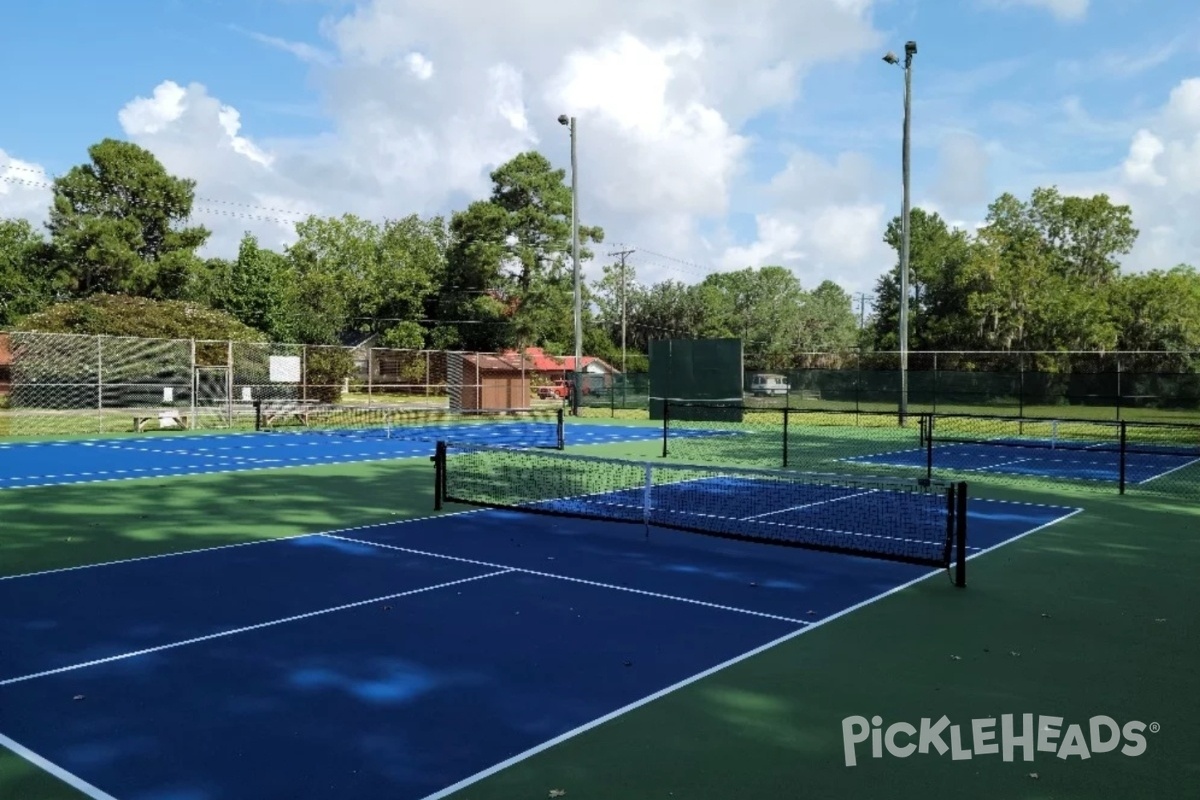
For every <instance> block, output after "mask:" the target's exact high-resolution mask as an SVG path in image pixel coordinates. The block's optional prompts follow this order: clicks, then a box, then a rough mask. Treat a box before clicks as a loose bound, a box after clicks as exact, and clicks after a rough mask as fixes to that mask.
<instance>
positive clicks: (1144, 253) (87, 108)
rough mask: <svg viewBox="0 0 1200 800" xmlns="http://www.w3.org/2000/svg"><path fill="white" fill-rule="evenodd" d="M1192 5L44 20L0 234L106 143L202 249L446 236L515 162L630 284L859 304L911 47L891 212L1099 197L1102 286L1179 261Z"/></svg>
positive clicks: (883, 208)
mask: <svg viewBox="0 0 1200 800" xmlns="http://www.w3.org/2000/svg"><path fill="white" fill-rule="evenodd" d="M1198 34H1200V14H1196V13H1195V5H1194V0H1153V2H1149V1H1148V0H956V2H951V1H950V0H740V2H737V3H733V2H730V1H729V0H690V1H687V2H685V1H684V0H677V1H676V2H662V3H647V2H644V0H641V1H634V0H575V2H571V3H563V2H559V0H492V1H485V0H353V1H352V0H123V2H120V3H97V2H94V0H55V2H52V3H49V2H48V3H13V4H9V6H8V7H6V9H5V24H4V25H3V27H2V29H0V53H2V55H0V63H2V64H3V69H0V87H2V89H3V93H4V96H5V99H6V102H5V111H4V113H3V115H2V116H0V216H5V217H25V218H28V219H30V220H31V221H34V222H35V223H41V222H44V220H45V218H46V211H47V208H48V204H49V197H50V193H49V189H48V186H49V182H50V181H51V180H53V178H54V177H55V176H57V175H60V174H62V173H64V172H65V171H67V170H69V169H70V168H71V167H72V166H74V165H76V164H80V163H83V162H85V161H86V160H87V148H88V147H89V146H90V145H92V144H94V143H96V142H98V141H100V140H101V139H103V138H105V137H113V138H119V139H125V140H129V141H133V142H135V143H137V144H139V145H141V146H143V147H145V148H147V149H148V150H150V151H151V152H153V153H154V154H155V155H156V156H157V157H158V159H159V160H160V161H161V162H162V163H163V164H164V166H165V167H166V168H167V169H168V170H169V171H170V172H172V173H173V174H175V175H177V176H181V177H187V178H192V179H194V180H195V181H196V182H197V185H196V197H197V200H196V205H195V209H194V217H193V219H194V221H196V222H199V223H202V224H204V225H205V226H206V227H208V228H209V229H210V230H212V231H213V235H212V237H211V239H210V241H209V243H208V244H207V245H206V246H205V249H204V251H203V255H207V256H226V257H231V256H233V255H235V254H236V252H237V244H238V241H239V240H240V239H241V237H242V235H243V234H244V233H246V232H250V233H253V234H255V235H256V236H258V237H259V240H260V242H261V243H262V244H264V245H267V246H270V247H275V248H283V247H285V246H286V245H287V244H288V243H289V242H291V241H293V240H294V225H295V223H296V222H297V221H299V220H301V219H303V218H304V217H305V216H307V215H309V214H320V215H326V216H337V215H341V214H344V213H354V214H358V215H361V216H366V217H369V218H372V219H376V220H383V219H385V218H398V217H403V216H406V215H408V214H413V213H416V214H420V215H422V216H428V215H433V214H450V213H452V212H453V211H455V210H459V209H463V208H465V207H466V205H467V204H468V203H470V202H471V201H473V200H477V199H484V198H486V196H487V195H488V192H489V191H490V180H489V177H488V175H489V173H490V172H491V171H492V170H493V169H495V168H496V167H497V166H499V165H500V164H502V163H504V162H505V161H507V160H509V159H510V158H512V157H513V156H515V155H517V154H518V153H520V152H523V151H526V150H538V151H540V152H541V153H543V154H544V155H545V156H546V157H547V158H549V159H550V160H551V161H552V163H554V164H555V165H556V166H558V167H561V168H563V169H566V170H568V171H569V169H570V136H569V133H568V130H567V129H566V128H564V127H563V126H561V125H560V124H559V123H558V122H557V118H558V116H559V115H560V114H568V115H573V116H575V117H576V120H577V131H578V133H577V153H578V170H579V171H578V180H579V207H580V216H581V221H582V222H583V224H588V225H600V226H601V227H603V228H604V230H605V241H604V243H603V244H601V245H599V246H597V247H596V248H595V249H596V253H597V258H596V259H595V260H594V261H593V262H591V263H589V264H587V265H585V271H586V274H587V276H588V278H589V279H591V278H596V277H598V276H599V272H600V266H601V265H602V264H604V263H608V262H609V261H611V260H612V259H611V258H610V257H609V255H608V254H609V253H611V252H615V251H617V250H622V249H632V250H633V251H634V253H633V255H632V256H631V257H630V260H629V263H631V264H632V265H634V266H635V268H636V270H637V277H638V279H639V280H642V281H644V282H648V281H657V280H663V279H675V280H681V281H685V282H688V283H691V282H695V281H698V280H700V279H702V278H703V277H704V275H705V274H707V273H708V272H711V271H715V270H732V269H742V268H745V267H748V266H752V267H761V266H766V265H783V266H785V267H787V268H789V269H791V270H792V271H793V272H794V273H795V274H796V276H797V277H798V278H799V279H800V282H801V285H802V286H804V287H806V288H810V289H811V288H813V287H815V286H816V285H817V284H819V283H820V282H821V281H824V280H832V281H835V282H837V283H838V284H840V285H841V286H842V287H843V288H844V289H846V291H848V292H850V293H852V294H856V293H860V292H868V293H869V292H870V291H871V289H872V288H873V286H874V284H875V281H876V280H877V278H878V277H879V275H880V274H882V273H883V272H885V271H886V270H888V269H889V268H890V267H891V266H892V265H893V264H894V263H895V259H896V256H895V253H894V252H893V251H891V250H890V248H888V247H887V245H885V244H884V243H883V233H884V230H885V229H886V226H887V222H888V220H890V219H892V218H894V217H896V216H897V215H898V214H899V213H900V209H901V200H902V185H903V184H902V177H901V142H902V131H903V113H904V102H903V101H904V71H903V68H902V66H894V65H889V64H888V63H886V62H884V61H883V60H882V56H883V55H884V54H885V53H886V52H888V51H894V52H895V53H897V54H898V55H899V56H900V57H901V59H903V53H904V46H905V42H906V41H910V40H911V41H915V42H916V43H917V53H916V55H915V56H914V58H913V64H912V73H911V76H912V85H913V93H912V118H911V125H912V177H911V185H912V202H913V205H914V206H919V207H921V208H924V209H927V210H930V211H935V212H937V213H938V214H940V215H941V216H942V217H943V218H945V219H946V220H947V221H949V222H951V223H952V224H955V225H958V226H961V227H963V228H965V229H967V230H973V229H974V228H975V227H976V226H978V225H979V224H980V223H981V222H982V221H983V220H984V219H985V217H986V215H987V206H988V204H989V202H991V201H992V200H994V199H995V198H996V197H997V196H999V195H1000V194H1002V193H1005V192H1009V193H1012V194H1015V195H1016V196H1018V197H1019V198H1022V199H1026V198H1028V197H1029V195H1030V193H1031V192H1032V190H1033V189H1034V188H1036V187H1039V186H1057V187H1058V188H1059V190H1060V191H1061V192H1063V193H1068V194H1083V195H1092V194H1095V193H1101V192H1102V193H1105V194H1107V195H1109V197H1110V198H1112V199H1113V201H1114V202H1118V203H1127V204H1129V205H1130V207H1131V208H1132V212H1133V217H1134V223H1135V226H1136V227H1137V228H1138V229H1139V230H1140V236H1139V238H1138V241H1137V244H1136V246H1135V248H1134V250H1133V252H1131V253H1130V254H1128V255H1127V256H1124V257H1123V258H1122V264H1123V269H1125V270H1127V271H1143V270H1147V269H1160V268H1161V269H1165V268H1169V267H1171V266H1174V265H1176V264H1179V263H1190V264H1193V265H1196V266H1200V225H1197V224H1196V223H1195V221H1196V220H1197V219H1200V35H1198Z"/></svg>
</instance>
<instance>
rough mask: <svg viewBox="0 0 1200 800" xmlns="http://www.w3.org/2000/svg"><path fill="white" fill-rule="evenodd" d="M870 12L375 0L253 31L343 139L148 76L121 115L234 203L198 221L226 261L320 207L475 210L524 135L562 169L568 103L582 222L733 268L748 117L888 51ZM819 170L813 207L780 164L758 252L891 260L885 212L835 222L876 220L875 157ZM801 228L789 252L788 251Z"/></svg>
mask: <svg viewBox="0 0 1200 800" xmlns="http://www.w3.org/2000/svg"><path fill="white" fill-rule="evenodd" d="M872 12H873V3H872V1H871V0H746V2H743V3H739V4H730V3H728V2H726V1H725V0H697V2H695V3H693V4H691V5H690V6H689V7H688V9H687V10H686V12H685V11H681V10H679V9H678V8H676V7H673V6H671V5H669V4H667V5H662V4H653V3H644V2H636V1H635V0H580V2H577V3H573V4H562V3H558V2H552V0H514V2H510V3H504V4H481V3H479V2H477V0H442V1H441V2H438V3H428V2H413V1H412V0H362V2H358V3H357V4H355V5H354V6H353V7H352V8H351V9H350V10H349V11H340V10H339V11H338V12H336V13H335V12H332V11H331V14H332V16H330V17H329V18H328V19H327V20H326V22H325V23H323V25H322V28H321V30H320V31H319V33H321V34H323V35H324V37H325V39H326V43H325V45H324V46H323V47H317V46H315V45H311V44H305V43H301V42H296V41H291V40H287V39H281V38H278V37H275V36H272V35H271V34H270V33H269V32H253V33H248V32H245V31H242V33H244V34H245V35H247V36H250V37H252V38H253V39H255V40H257V41H259V42H261V43H262V44H264V45H265V46H267V47H270V48H274V49H277V50H282V51H285V52H288V53H291V54H292V55H293V56H295V57H296V58H298V59H300V60H302V61H303V62H304V63H306V64H308V65H310V67H311V68H312V78H313V84H314V85H315V86H317V87H318V88H319V90H320V92H321V105H322V108H323V110H324V112H325V113H326V114H327V116H328V120H329V123H330V126H329V127H330V132H329V133H326V134H323V135H320V136H315V137H299V138H290V139H271V140H265V139H263V138H262V137H260V136H256V135H255V133H254V131H248V130H245V129H244V128H243V123H242V117H241V115H240V114H239V111H238V109H236V108H234V107H232V106H231V105H229V104H228V103H226V102H223V101H222V100H221V99H219V98H217V97H214V96H213V95H211V94H210V93H209V91H208V89H207V88H206V87H205V86H204V85H202V84H200V83H184V82H179V83H176V82H173V81H162V82H161V83H159V84H158V85H157V86H144V87H140V96H136V97H134V98H133V99H132V100H130V101H129V102H128V103H127V104H126V106H125V107H124V108H122V109H120V110H119V113H118V118H119V121H120V124H121V126H122V129H123V131H124V134H125V136H127V137H128V138H129V139H131V140H132V141H135V142H137V143H138V144H141V145H142V146H145V147H147V148H148V149H150V150H151V151H152V152H153V153H155V155H156V156H158V158H159V159H160V160H161V161H162V162H163V163H164V165H165V166H166V167H167V169H168V170H170V171H171V172H172V173H173V174H176V175H180V176H183V177H188V178H192V179H195V180H196V181H197V196H198V197H199V198H201V201H200V202H199V203H198V205H199V206H200V208H201V209H202V210H204V211H206V212H215V211H222V212H223V213H220V214H218V213H206V214H203V215H201V214H197V217H196V221H198V222H202V223H204V224H205V225H207V226H208V227H210V228H211V229H212V230H213V231H214V237H213V240H212V242H211V246H210V248H208V251H209V252H210V253H221V254H232V253H233V252H234V248H235V246H236V242H237V240H238V239H239V238H240V236H241V234H242V232H243V231H244V230H251V231H253V232H255V233H257V234H258V235H259V236H260V237H261V238H262V239H263V241H264V243H265V244H268V245H271V246H279V245H280V244H281V243H284V242H286V241H289V239H290V236H291V228H292V225H293V223H294V221H295V220H296V219H298V218H299V217H300V215H302V214H305V213H309V212H313V213H321V214H341V213H345V212H352V213H358V214H362V215H366V216H371V217H374V218H380V217H383V216H392V217H395V216H401V215H404V214H408V213H421V214H430V213H445V212H447V211H450V210H452V209H456V208H462V207H463V206H464V205H465V204H466V202H468V201H469V200H472V199H476V198H479V197H483V196H486V194H487V193H488V191H489V190H490V180H489V178H488V173H489V172H490V171H491V170H493V169H495V168H496V167H497V166H499V165H500V164H502V163H504V162H505V161H507V160H508V159H510V158H512V157H513V156H515V155H516V154H517V153H519V152H521V151H523V150H528V149H533V148H536V149H539V150H540V151H542V152H543V153H544V154H545V155H546V156H547V157H548V158H550V159H551V160H552V161H553V162H554V163H555V164H557V165H561V166H563V167H566V166H568V165H569V150H568V144H569V139H568V136H567V133H566V131H565V130H564V129H563V128H562V127H560V126H559V124H558V123H557V117H558V115H559V114H562V113H566V114H570V115H574V116H576V117H577V118H578V120H579V169H580V189H581V194H582V198H581V204H580V205H581V214H582V219H583V221H584V222H585V223H588V224H600V225H602V226H603V227H605V229H606V231H607V233H608V239H609V241H617V240H621V241H627V242H631V243H635V244H636V245H641V246H644V247H646V248H650V249H654V250H658V251H660V252H663V253H667V254H671V255H673V256H675V257H678V258H681V259H686V260H691V261H696V262H701V263H725V261H726V260H727V259H726V258H725V256H724V254H723V252H722V248H723V247H725V246H727V245H728V242H717V243H713V242H712V241H710V240H709V239H708V238H706V236H709V235H711V230H712V228H713V227H714V226H716V227H718V228H719V227H720V226H721V225H722V224H723V223H724V217H725V215H726V214H728V213H729V212H730V211H731V198H732V197H733V196H734V195H735V192H739V191H740V190H741V189H742V188H743V187H744V185H745V184H744V181H745V179H746V175H747V167H748V159H749V157H750V154H751V150H750V147H751V144H752V140H751V138H750V137H748V136H747V135H746V134H745V133H744V132H743V130H742V128H743V126H744V124H745V123H746V122H747V121H748V120H750V119H752V118H754V117H756V116H758V115H760V114H762V113H763V112H766V111H770V110H772V109H777V108H780V107H782V106H784V105H786V104H789V103H791V102H792V101H793V100H795V98H796V97H797V94H798V87H799V83H800V81H802V80H803V78H804V76H805V74H806V73H807V71H808V70H809V69H810V68H811V67H813V66H814V65H816V64H820V63H822V62H828V61H831V60H839V61H844V60H846V59H848V58H853V57H855V56H857V55H859V54H862V53H864V52H869V53H871V54H872V56H874V55H875V51H876V50H878V49H879V47H880V46H881V43H880V36H879V34H878V32H877V31H876V30H875V29H874V28H873V26H872V22H871V14H872ZM131 94H134V92H131ZM826 167H827V169H829V170H832V173H831V175H830V176H829V177H825V178H821V186H822V188H821V190H820V191H818V192H813V191H812V190H811V189H809V188H803V189H798V190H796V191H798V192H800V193H802V194H805V195H806V197H807V200H806V201H805V202H804V204H803V207H804V208H805V209H806V210H805V211H804V214H805V215H806V219H804V220H797V219H795V218H794V216H795V214H796V211H797V208H799V206H798V205H796V202H795V201H796V197H795V196H794V193H792V192H789V191H787V190H786V189H787V187H786V186H784V185H783V183H785V182H784V181H782V179H781V182H777V183H778V184H779V185H777V186H776V189H775V190H773V193H772V192H768V193H767V194H766V195H764V197H765V198H766V202H767V205H766V206H764V208H762V209H759V211H760V212H761V214H762V216H761V219H762V225H761V230H760V239H761V240H762V242H761V243H760V244H758V245H752V247H753V246H757V247H759V248H760V249H761V248H766V249H765V250H764V251H763V252H764V256H763V257H764V258H767V256H771V257H772V258H774V257H775V251H776V250H779V251H780V252H781V254H782V255H783V256H786V257H787V258H788V259H789V263H794V264H795V265H796V266H797V268H798V269H802V270H806V271H807V272H809V273H812V274H816V272H815V271H820V272H821V274H822V276H833V277H836V276H837V275H839V274H848V275H857V274H859V272H860V271H861V273H862V274H864V275H865V274H867V273H869V272H874V271H877V269H878V265H877V264H874V263H870V262H871V260H872V257H870V256H866V255H864V254H865V253H868V252H869V251H870V250H871V249H872V248H873V247H874V245H873V244H871V243H870V242H869V240H875V241H877V240H878V239H879V236H880V229H879V226H878V225H875V226H874V227H873V228H870V229H869V230H865V231H858V232H857V233H850V232H849V231H848V229H847V231H846V233H844V234H843V233H840V232H839V231H842V230H843V229H844V228H845V226H847V225H849V224H850V223H851V222H853V221H854V220H856V219H858V220H878V219H882V209H881V207H880V206H879V205H878V198H877V197H876V196H875V195H874V194H872V192H871V191H870V187H869V186H868V184H869V182H870V181H869V178H867V177H864V176H867V175H868V174H869V173H870V169H869V166H868V165H867V162H866V160H865V159H862V158H861V157H856V156H847V157H845V159H843V160H841V161H838V160H836V159H835V160H834V161H833V162H831V163H830V164H828V165H826ZM839 176H840V177H839ZM840 180H849V181H851V183H852V186H851V187H850V188H849V189H847V188H846V187H845V186H843V185H841V184H840V183H839V181H840ZM206 199H219V200H221V201H225V202H223V203H222V204H219V205H218V204H215V203H212V202H207V201H206ZM810 201H811V202H810ZM771 204H777V205H776V206H775V208H774V210H772V208H771ZM245 206H249V207H263V208H269V209H277V210H276V211H270V212H264V211H262V210H261V209H255V208H250V209H248V208H245ZM250 216H276V217H278V220H277V221H270V220H266V221H264V220H256V219H250V218H249V217H250ZM791 227H796V228H797V230H799V232H800V234H799V236H800V238H799V239H798V240H797V242H798V244H797V245H796V246H795V247H790V246H784V245H785V243H786V240H787V236H788V234H786V231H787V230H788V229H790V228H791ZM854 237H863V238H862V239H861V241H860V240H859V239H855V238H854ZM780 248H782V249H780ZM598 249H599V251H600V252H601V253H603V252H606V250H607V249H608V248H607V247H603V246H602V247H601V248H598ZM806 259H807V260H806ZM598 260H602V259H598ZM735 260H736V259H735ZM860 262H862V263H860ZM868 264H869V266H868ZM592 269H598V266H597V267H592ZM802 274H803V273H802ZM643 277H644V278H646V279H649V280H654V279H656V276H655V275H654V274H645V275H643ZM690 277H691V279H693V280H694V279H696V278H698V277H700V276H699V275H696V274H693V275H691V276H690ZM807 280H808V279H806V281H807ZM855 280H857V279H855Z"/></svg>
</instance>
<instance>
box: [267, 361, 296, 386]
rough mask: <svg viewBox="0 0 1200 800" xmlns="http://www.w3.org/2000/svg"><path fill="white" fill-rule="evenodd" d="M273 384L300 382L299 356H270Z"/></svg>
mask: <svg viewBox="0 0 1200 800" xmlns="http://www.w3.org/2000/svg"><path fill="white" fill-rule="evenodd" d="M271 381H272V382H273V383H299V382H300V356H271Z"/></svg>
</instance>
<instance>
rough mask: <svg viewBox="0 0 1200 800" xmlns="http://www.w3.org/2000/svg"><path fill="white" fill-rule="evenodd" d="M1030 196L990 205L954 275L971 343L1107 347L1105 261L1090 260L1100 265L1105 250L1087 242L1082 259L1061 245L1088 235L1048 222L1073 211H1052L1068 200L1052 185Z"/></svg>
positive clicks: (1110, 339)
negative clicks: (972, 337)
mask: <svg viewBox="0 0 1200 800" xmlns="http://www.w3.org/2000/svg"><path fill="white" fill-rule="evenodd" d="M1034 197H1035V202H1033V203H1030V204H1025V203H1022V202H1021V201H1019V200H1017V199H1016V198H1015V197H1013V196H1012V195H1011V194H1004V195H1001V196H1000V197H999V198H997V199H996V200H995V201H994V202H993V203H992V205H991V206H990V208H989V211H988V217H987V224H986V225H985V226H984V227H983V228H982V229H980V231H979V232H978V234H977V237H976V241H975V244H974V247H973V249H972V252H971V258H970V259H969V260H968V264H967V267H966V268H965V269H964V270H963V272H962V274H961V286H962V287H963V289H964V292H965V296H964V302H963V303H962V306H961V307H962V308H964V309H966V311H967V315H968V319H969V323H970V324H969V329H970V330H971V331H973V333H974V334H975V336H976V337H977V346H980V347H985V348H993V347H994V348H999V349H1004V350H1010V349H1018V350H1063V349H1066V350H1070V349H1080V350H1082V349H1093V348H1095V349H1111V348H1112V347H1113V346H1115V344H1116V338H1117V332H1116V327H1115V324H1114V322H1113V317H1112V313H1111V309H1110V305H1109V298H1110V296H1111V291H1110V290H1109V288H1108V282H1109V277H1108V269H1109V267H1108V266H1104V267H1100V266H1097V265H1099V264H1101V263H1103V264H1107V263H1108V262H1107V261H1106V260H1105V259H1107V258H1108V257H1109V256H1111V253H1110V254H1108V255H1106V256H1105V257H1104V258H1100V257H1099V256H1098V255H1097V253H1099V252H1100V250H1101V249H1103V248H1100V249H1096V248H1093V250H1092V251H1091V253H1092V254H1091V255H1089V256H1087V257H1086V258H1084V257H1081V256H1078V255H1077V253H1078V252H1082V251H1077V250H1071V249H1070V248H1068V250H1066V251H1064V250H1063V249H1062V247H1061V246H1060V244H1061V243H1062V242H1064V241H1081V240H1083V239H1086V238H1087V237H1086V236H1083V235H1082V234H1079V235H1077V233H1078V232H1077V231H1076V232H1072V230H1071V229H1070V228H1069V226H1067V227H1063V225H1062V224H1060V223H1059V222H1054V220H1055V219H1067V220H1070V219H1073V218H1074V216H1073V215H1074V214H1075V211H1071V212H1070V213H1064V214H1059V211H1056V209H1060V208H1062V207H1066V205H1069V204H1063V203H1059V201H1058V200H1056V199H1055V198H1057V194H1056V193H1054V192H1052V191H1045V190H1038V191H1037V192H1035V193H1034ZM1060 199H1061V198H1060ZM1070 207H1071V208H1076V210H1077V207H1076V206H1073V205H1072V206H1070ZM1119 217H1120V215H1119V214H1118V215H1117V217H1116V218H1118V219H1119ZM1048 220H1049V222H1048ZM1073 253H1075V254H1073ZM1081 259H1082V260H1081ZM1083 264H1091V265H1092V266H1091V267H1086V268H1085V267H1084V266H1081V265H1083ZM1089 270H1090V271H1089Z"/></svg>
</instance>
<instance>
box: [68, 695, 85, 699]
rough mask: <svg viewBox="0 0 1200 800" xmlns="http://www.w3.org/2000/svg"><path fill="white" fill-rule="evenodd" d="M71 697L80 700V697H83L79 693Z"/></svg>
mask: <svg viewBox="0 0 1200 800" xmlns="http://www.w3.org/2000/svg"><path fill="white" fill-rule="evenodd" d="M71 699H72V700H82V699H83V695H81V694H77V695H75V696H74V697H73V698H71Z"/></svg>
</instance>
